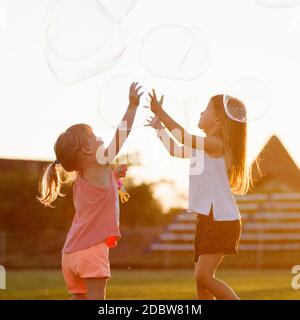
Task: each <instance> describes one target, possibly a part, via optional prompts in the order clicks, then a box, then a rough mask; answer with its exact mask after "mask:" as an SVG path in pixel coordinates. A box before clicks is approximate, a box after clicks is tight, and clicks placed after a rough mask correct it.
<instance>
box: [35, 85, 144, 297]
mask: <svg viewBox="0 0 300 320" xmlns="http://www.w3.org/2000/svg"><path fill="white" fill-rule="evenodd" d="M140 88H141V87H140V86H139V87H138V83H137V82H134V83H132V84H131V86H130V90H129V105H128V108H127V111H126V113H125V115H124V117H123V119H122V121H121V123H120V125H119V126H118V129H117V130H116V133H115V136H114V138H113V140H112V142H111V143H110V145H109V146H108V147H107V148H105V147H104V146H103V141H102V140H101V139H99V138H97V137H96V136H95V135H94V133H93V130H92V129H91V127H90V126H88V125H86V124H75V125H73V126H71V127H70V128H68V129H67V130H66V131H65V132H63V133H62V134H61V135H60V136H59V137H58V139H57V141H56V143H55V145H54V151H55V154H56V160H55V161H53V162H52V163H51V164H50V165H49V166H48V167H47V168H46V170H45V172H44V175H43V177H42V180H41V182H40V185H39V191H40V193H41V195H40V197H39V198H38V199H39V200H40V202H41V203H42V204H43V205H45V206H49V207H53V206H52V203H53V201H55V200H56V198H57V197H58V196H63V194H62V193H61V187H62V185H63V184H66V183H69V182H71V181H72V180H75V183H74V185H73V201H74V207H75V210H76V212H75V215H74V218H73V222H72V225H71V228H70V230H69V232H68V235H67V238H66V241H65V244H64V247H63V249H62V271H63V275H64V279H65V282H66V286H67V288H68V290H69V292H70V293H72V294H73V295H74V296H73V298H74V299H93V300H95V299H105V291H106V283H107V279H109V278H111V274H110V264H109V247H114V246H116V244H117V240H118V239H120V237H121V233H120V230H119V199H118V186H119V185H118V182H119V181H118V178H120V177H124V175H125V173H126V166H119V167H117V168H116V169H115V170H114V171H112V170H111V167H110V164H111V163H112V162H113V160H114V159H115V157H116V156H117V154H118V153H119V150H120V149H121V147H122V145H123V144H124V142H125V141H126V139H127V137H128V135H129V133H130V131H131V128H132V124H133V121H134V118H135V115H136V110H137V107H138V105H139V102H140V97H141V95H142V94H143V93H139V90H140ZM124 126H125V128H124ZM121 127H122V128H121ZM74 178H75V179H74Z"/></svg>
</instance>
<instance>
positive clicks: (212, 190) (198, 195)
mask: <svg viewBox="0 0 300 320" xmlns="http://www.w3.org/2000/svg"><path fill="white" fill-rule="evenodd" d="M188 200H189V202H188V210H187V211H188V212H196V213H200V214H204V215H209V212H210V208H211V205H212V206H213V215H214V220H218V221H231V220H238V219H240V218H241V215H240V212H239V209H238V207H237V204H236V201H235V198H234V196H233V194H232V191H231V187H230V184H229V180H228V175H227V170H226V163H225V158H224V156H223V157H220V158H212V157H210V156H209V155H208V154H207V153H206V152H205V151H204V150H199V149H192V156H191V160H190V175H189V199H188Z"/></svg>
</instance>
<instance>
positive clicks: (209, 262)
mask: <svg viewBox="0 0 300 320" xmlns="http://www.w3.org/2000/svg"><path fill="white" fill-rule="evenodd" d="M223 257H224V255H223V253H216V254H204V255H201V256H199V259H198V262H197V265H196V283H197V288H198V287H199V288H206V289H207V290H209V292H210V293H211V294H213V295H214V296H215V297H216V298H217V299H220V300H239V297H238V296H237V294H236V293H235V292H234V291H233V290H232V288H230V287H229V286H228V285H227V284H226V283H225V282H223V281H222V280H220V279H217V278H216V277H215V271H216V270H217V268H218V266H219V264H220V263H221V261H222V259H223Z"/></svg>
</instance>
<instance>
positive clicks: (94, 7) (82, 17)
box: [45, 0, 128, 85]
mask: <svg viewBox="0 0 300 320" xmlns="http://www.w3.org/2000/svg"><path fill="white" fill-rule="evenodd" d="M48 8H49V10H48V13H49V14H48V16H49V23H48V27H47V32H46V40H47V41H46V46H45V56H46V60H47V63H48V65H49V68H50V70H51V71H52V73H53V74H54V76H55V77H56V79H57V80H59V81H60V82H62V83H63V84H65V85H73V84H75V83H77V82H80V81H82V80H84V79H86V78H89V77H91V76H93V75H96V74H98V73H100V72H103V71H105V70H107V69H110V68H112V67H113V66H114V65H116V64H117V63H118V62H119V61H120V60H121V58H122V55H123V53H124V51H125V49H126V43H127V33H128V28H127V22H126V20H125V19H122V20H120V21H118V22H116V21H115V19H114V17H113V15H112V14H111V13H110V11H109V10H108V8H107V7H106V6H105V5H104V4H102V1H99V0H53V1H51V2H50V4H49V7H48Z"/></svg>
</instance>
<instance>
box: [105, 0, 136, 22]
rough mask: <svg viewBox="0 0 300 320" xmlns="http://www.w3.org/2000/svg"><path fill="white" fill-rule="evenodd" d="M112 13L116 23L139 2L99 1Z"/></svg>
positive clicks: (123, 0) (120, 0)
mask: <svg viewBox="0 0 300 320" xmlns="http://www.w3.org/2000/svg"><path fill="white" fill-rule="evenodd" d="M99 1H100V2H101V3H102V4H103V5H104V6H105V7H106V8H107V10H108V11H109V12H110V13H111V15H112V16H113V17H114V19H115V21H116V22H119V21H120V20H122V19H123V18H124V16H126V15H127V14H128V13H129V12H130V11H131V10H132V8H133V7H134V6H135V4H136V3H137V0H99Z"/></svg>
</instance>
